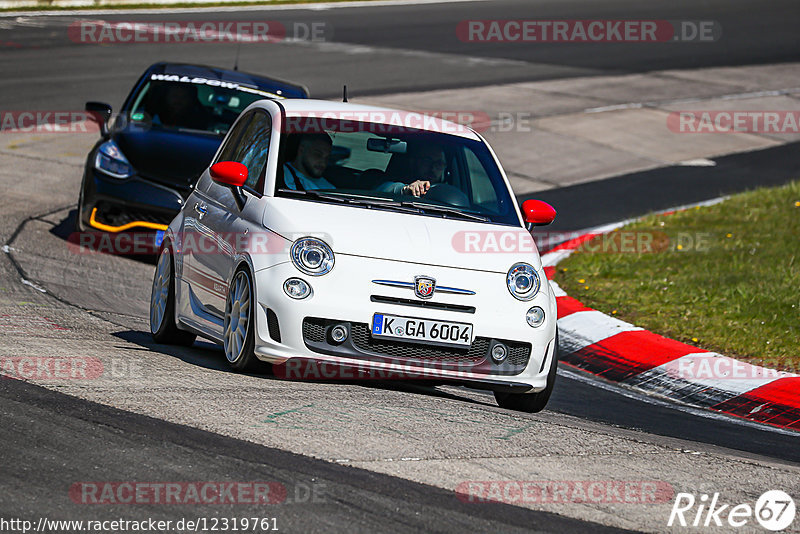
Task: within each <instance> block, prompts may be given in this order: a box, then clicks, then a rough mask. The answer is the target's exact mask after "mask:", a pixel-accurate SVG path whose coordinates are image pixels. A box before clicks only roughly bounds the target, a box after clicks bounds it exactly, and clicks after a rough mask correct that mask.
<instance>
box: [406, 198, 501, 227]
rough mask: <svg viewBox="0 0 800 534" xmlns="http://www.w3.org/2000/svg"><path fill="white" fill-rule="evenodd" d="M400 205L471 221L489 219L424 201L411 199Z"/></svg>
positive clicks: (485, 220)
mask: <svg viewBox="0 0 800 534" xmlns="http://www.w3.org/2000/svg"><path fill="white" fill-rule="evenodd" d="M400 205H401V206H411V207H414V208H417V209H418V210H420V211H422V212H423V213H424V212H426V211H428V212H432V213H440V214H442V215H455V216H457V217H462V218H464V219H469V220H471V221H481V222H487V221H489V218H488V217H484V216H483V215H475V214H474V213H467V212H465V211H461V210H460V209H458V208H449V207H447V206H437V205H434V204H427V203H425V202H413V201H403V202H401V203H400Z"/></svg>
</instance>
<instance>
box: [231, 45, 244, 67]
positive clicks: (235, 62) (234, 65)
mask: <svg viewBox="0 0 800 534" xmlns="http://www.w3.org/2000/svg"><path fill="white" fill-rule="evenodd" d="M241 48H242V41H239V44H237V45H236V59H235V60H234V61H233V70H239V50H240V49H241Z"/></svg>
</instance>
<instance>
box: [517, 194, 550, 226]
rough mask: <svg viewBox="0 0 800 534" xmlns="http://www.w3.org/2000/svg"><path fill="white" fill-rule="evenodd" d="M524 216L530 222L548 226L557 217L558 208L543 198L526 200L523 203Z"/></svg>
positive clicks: (535, 224)
mask: <svg viewBox="0 0 800 534" xmlns="http://www.w3.org/2000/svg"><path fill="white" fill-rule="evenodd" d="M522 216H523V217H524V218H525V222H526V223H528V224H532V225H534V226H546V225H548V224H550V223H551V222H553V220H554V219H555V218H556V210H555V208H554V207H553V206H551V205H550V204H548V203H547V202H544V201H542V200H526V201H525V202H523V203H522Z"/></svg>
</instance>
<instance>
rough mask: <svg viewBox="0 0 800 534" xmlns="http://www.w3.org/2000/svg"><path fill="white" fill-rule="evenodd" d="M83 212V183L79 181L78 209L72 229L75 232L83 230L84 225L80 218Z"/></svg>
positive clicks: (84, 228) (84, 229)
mask: <svg viewBox="0 0 800 534" xmlns="http://www.w3.org/2000/svg"><path fill="white" fill-rule="evenodd" d="M82 214H83V183H81V192H80V194H79V195H78V211H77V212H76V213H75V222H74V229H75V231H76V232H85V231H86V226H85V225H84V224H83V220H81V217H82Z"/></svg>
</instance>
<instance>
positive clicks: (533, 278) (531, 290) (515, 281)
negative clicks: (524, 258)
mask: <svg viewBox="0 0 800 534" xmlns="http://www.w3.org/2000/svg"><path fill="white" fill-rule="evenodd" d="M506 283H507V284H508V290H509V291H510V292H511V294H512V295H514V297H515V298H517V299H519V300H531V299H532V298H533V297H535V296H536V293H538V292H539V285H540V283H541V282H540V281H539V275H538V274H536V270H535V269H534V268H533V267H531V266H530V265H528V264H527V263H515V264H514V265H512V266H511V269H509V270H508V276H507V277H506Z"/></svg>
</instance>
